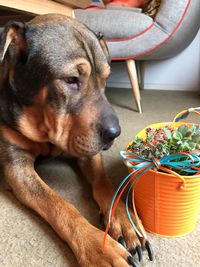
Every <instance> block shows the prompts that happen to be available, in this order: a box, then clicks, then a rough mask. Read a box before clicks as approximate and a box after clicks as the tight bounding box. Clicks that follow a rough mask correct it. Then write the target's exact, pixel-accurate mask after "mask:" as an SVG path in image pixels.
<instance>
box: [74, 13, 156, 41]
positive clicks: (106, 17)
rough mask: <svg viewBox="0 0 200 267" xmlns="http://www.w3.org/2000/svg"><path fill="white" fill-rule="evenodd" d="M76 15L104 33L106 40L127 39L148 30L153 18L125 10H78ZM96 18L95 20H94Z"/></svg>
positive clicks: (92, 27) (97, 30)
mask: <svg viewBox="0 0 200 267" xmlns="http://www.w3.org/2000/svg"><path fill="white" fill-rule="evenodd" d="M75 15H76V17H77V18H78V19H80V20H81V21H82V22H83V23H85V24H87V25H88V26H89V27H90V28H91V29H94V30H95V32H102V33H103V35H104V37H105V38H108V39H110V38H127V37H131V36H134V35H136V34H139V33H141V32H143V31H144V30H145V29H146V28H148V27H149V26H150V25H151V24H152V22H153V20H152V18H150V17H148V16H146V15H144V14H140V13H135V12H130V11H124V10H122V11H121V10H103V11H99V10H93V11H85V10H77V11H75ZM94 18H95V19H94Z"/></svg>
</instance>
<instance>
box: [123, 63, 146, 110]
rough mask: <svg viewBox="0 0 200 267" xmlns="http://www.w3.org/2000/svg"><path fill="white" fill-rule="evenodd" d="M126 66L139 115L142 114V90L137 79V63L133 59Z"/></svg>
mask: <svg viewBox="0 0 200 267" xmlns="http://www.w3.org/2000/svg"><path fill="white" fill-rule="evenodd" d="M126 66H127V70H128V74H129V79H130V82H131V87H132V91H133V95H134V97H135V101H136V105H137V108H138V111H139V113H142V108H141V97H140V89H139V85H138V78H137V71H136V65H135V61H134V60H133V59H128V60H126Z"/></svg>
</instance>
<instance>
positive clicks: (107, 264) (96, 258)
mask: <svg viewBox="0 0 200 267" xmlns="http://www.w3.org/2000/svg"><path fill="white" fill-rule="evenodd" d="M103 238H104V232H103V231H101V230H99V229H97V228H95V227H93V226H91V227H90V229H88V230H87V236H86V237H85V238H84V240H82V242H81V246H80V250H79V252H78V255H76V256H77V259H78V262H79V264H80V266H82V267H95V266H98V267H130V266H133V267H139V263H138V261H137V260H136V259H134V258H133V257H132V256H131V254H130V253H129V252H128V251H127V250H126V249H125V248H124V247H123V246H122V245H120V244H119V243H118V242H116V241H115V240H114V239H112V238H111V237H110V236H109V235H108V236H107V238H106V245H105V251H104V252H103V251H102V244H103Z"/></svg>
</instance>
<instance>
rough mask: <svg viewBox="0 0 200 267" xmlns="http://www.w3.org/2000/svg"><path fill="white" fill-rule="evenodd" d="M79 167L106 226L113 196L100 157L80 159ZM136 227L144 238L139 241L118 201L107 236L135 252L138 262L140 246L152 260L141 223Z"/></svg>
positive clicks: (123, 207)
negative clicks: (90, 186) (89, 184)
mask: <svg viewBox="0 0 200 267" xmlns="http://www.w3.org/2000/svg"><path fill="white" fill-rule="evenodd" d="M79 165H80V167H81V170H82V172H83V174H84V175H85V176H86V177H87V179H88V180H89V182H90V183H91V184H92V189H93V196H94V199H95V200H96V202H97V204H98V205H99V208H100V212H101V213H102V214H103V215H104V223H105V224H106V223H107V219H108V211H109V208H110V204H111V201H112V197H113V195H114V187H113V185H112V184H111V182H110V181H109V180H108V178H107V176H106V174H105V171H104V168H103V164H102V159H101V155H100V154H98V155H96V156H93V157H90V158H89V157H88V158H86V157H85V158H81V159H79ZM131 216H132V218H133V220H134V221H135V222H136V224H137V220H136V219H135V217H134V214H133V213H131ZM137 226H138V228H139V229H140V231H141V232H142V233H143V236H144V237H143V238H140V240H139V238H138V237H137V235H136V233H135V231H134V229H133V227H132V226H131V224H130V222H129V220H128V217H127V215H126V209H125V205H124V203H123V202H122V201H120V202H119V204H118V207H117V209H116V212H115V215H114V217H113V219H112V221H111V224H110V226H109V234H110V235H111V236H112V237H113V238H114V239H115V240H118V241H119V242H120V243H121V244H122V245H124V246H125V247H126V248H127V249H128V250H129V251H132V252H137V253H138V257H139V260H141V258H142V249H141V246H142V248H143V249H144V248H145V247H146V248H147V250H148V253H149V258H150V259H152V257H153V254H152V253H153V252H152V249H151V246H150V244H149V242H148V241H147V237H146V234H145V230H144V228H143V226H142V224H141V223H140V224H139V225H137Z"/></svg>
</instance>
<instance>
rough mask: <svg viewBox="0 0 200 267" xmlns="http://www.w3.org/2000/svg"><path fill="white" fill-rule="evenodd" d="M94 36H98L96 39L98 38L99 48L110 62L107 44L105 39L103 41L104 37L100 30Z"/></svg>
mask: <svg viewBox="0 0 200 267" xmlns="http://www.w3.org/2000/svg"><path fill="white" fill-rule="evenodd" d="M96 36H97V38H98V40H99V43H100V46H101V48H102V50H103V52H104V54H105V56H106V58H107V60H108V63H109V64H110V62H111V57H110V54H109V51H108V46H107V44H106V41H105V39H104V37H103V34H102V32H99V33H97V35H96Z"/></svg>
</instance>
